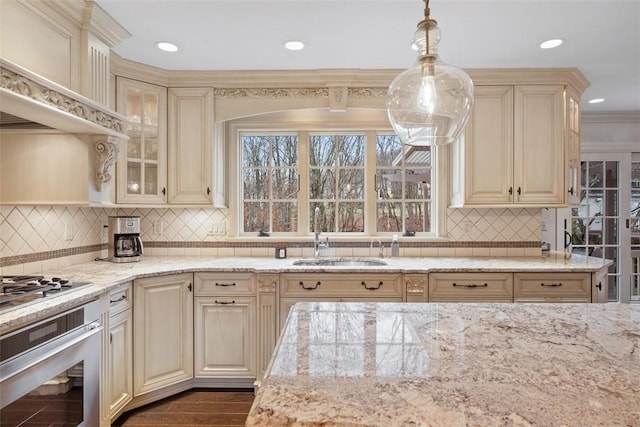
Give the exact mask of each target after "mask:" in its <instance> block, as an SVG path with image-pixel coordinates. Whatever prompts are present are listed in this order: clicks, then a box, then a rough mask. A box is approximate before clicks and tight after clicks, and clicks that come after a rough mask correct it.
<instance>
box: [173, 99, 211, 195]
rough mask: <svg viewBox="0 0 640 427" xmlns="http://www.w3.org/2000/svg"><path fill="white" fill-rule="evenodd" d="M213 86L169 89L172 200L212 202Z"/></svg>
mask: <svg viewBox="0 0 640 427" xmlns="http://www.w3.org/2000/svg"><path fill="white" fill-rule="evenodd" d="M213 126H214V122H213V89H211V88H172V89H169V154H168V162H169V183H168V192H169V203H170V204H211V203H212V197H211V180H212V175H211V174H212V172H211V148H212V143H213Z"/></svg>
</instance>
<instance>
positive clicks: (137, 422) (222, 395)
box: [113, 389, 254, 427]
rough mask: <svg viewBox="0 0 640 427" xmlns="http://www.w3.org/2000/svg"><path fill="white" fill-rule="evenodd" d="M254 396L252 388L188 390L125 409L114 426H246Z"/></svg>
mask: <svg viewBox="0 0 640 427" xmlns="http://www.w3.org/2000/svg"><path fill="white" fill-rule="evenodd" d="M253 397H254V396H253V391H252V390H240V391H238V390H223V391H219V390H208V389H194V390H189V391H185V392H183V393H180V394H177V395H175V396H171V397H168V398H166V399H163V400H160V401H158V402H155V403H151V404H149V405H146V406H143V407H141V408H137V409H134V410H132V411H129V412H126V413H124V414H122V415H121V416H120V417H119V418H118V419H117V420H116V422H115V423H113V426H114V427H116V426H117V427H143V426H144V427H150V426H153V427H192V426H193V427H195V426H200V427H202V426H244V422H245V420H246V419H247V415H248V414H249V409H250V408H251V404H252V403H253Z"/></svg>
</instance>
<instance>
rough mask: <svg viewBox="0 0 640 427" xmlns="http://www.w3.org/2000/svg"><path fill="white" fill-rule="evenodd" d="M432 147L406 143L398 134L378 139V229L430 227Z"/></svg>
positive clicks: (397, 230)
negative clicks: (402, 141) (402, 142)
mask: <svg viewBox="0 0 640 427" xmlns="http://www.w3.org/2000/svg"><path fill="white" fill-rule="evenodd" d="M431 154H432V152H431V147H407V146H404V145H402V144H401V142H400V138H398V137H397V136H396V135H378V136H377V140H376V196H377V199H378V201H377V209H376V211H377V215H376V231H379V232H410V233H411V232H429V231H431V222H432V221H431V182H432V178H431V170H432V168H431Z"/></svg>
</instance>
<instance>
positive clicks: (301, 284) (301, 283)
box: [300, 280, 322, 291]
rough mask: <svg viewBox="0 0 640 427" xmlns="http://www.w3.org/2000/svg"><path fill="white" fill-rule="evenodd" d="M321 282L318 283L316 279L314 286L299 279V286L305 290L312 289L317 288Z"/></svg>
mask: <svg viewBox="0 0 640 427" xmlns="http://www.w3.org/2000/svg"><path fill="white" fill-rule="evenodd" d="M321 284H322V283H320V281H319V280H318V281H317V282H316V284H315V286H309V287H307V286H305V285H304V282H302V281H300V286H302V289H306V290H307V291H312V290H314V289H318V286H320V285H321Z"/></svg>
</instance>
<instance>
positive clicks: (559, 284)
mask: <svg viewBox="0 0 640 427" xmlns="http://www.w3.org/2000/svg"><path fill="white" fill-rule="evenodd" d="M514 301H515V302H591V301H592V298H591V273H562V274H557V273H515V274H514Z"/></svg>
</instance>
